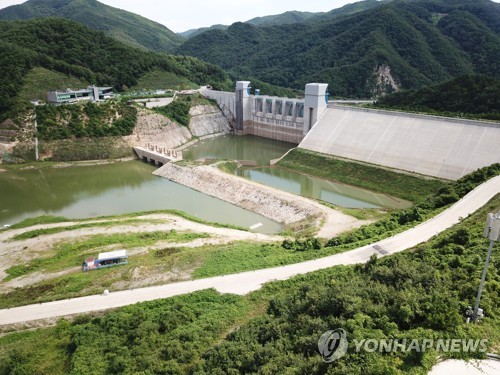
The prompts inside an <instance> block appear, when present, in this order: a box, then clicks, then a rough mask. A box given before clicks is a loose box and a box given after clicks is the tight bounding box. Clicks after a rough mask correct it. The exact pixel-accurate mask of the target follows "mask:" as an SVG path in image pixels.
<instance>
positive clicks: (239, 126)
mask: <svg viewBox="0 0 500 375" xmlns="http://www.w3.org/2000/svg"><path fill="white" fill-rule="evenodd" d="M327 88H328V85H327V84H326V83H308V84H307V85H306V86H305V96H304V98H303V99H291V98H282V97H274V96H267V95H260V92H259V90H255V94H251V93H250V82H249V81H238V82H236V90H235V92H234V93H229V92H220V91H214V90H205V91H204V95H206V96H207V97H209V98H211V99H214V100H216V101H217V103H218V104H219V107H220V108H221V109H222V111H223V112H224V113H225V114H226V116H228V114H230V115H231V117H233V118H234V124H233V125H234V130H235V133H236V134H237V135H246V134H252V135H257V136H260V137H264V138H269V139H275V140H279V141H285V142H290V143H296V144H298V143H300V142H301V141H302V139H303V138H304V137H305V135H306V134H307V133H308V132H309V130H310V129H311V128H312V127H313V126H314V124H315V123H316V122H317V121H318V119H319V118H320V116H321V115H322V114H323V113H324V112H325V111H326V108H327V103H328V94H327V92H326V91H327Z"/></svg>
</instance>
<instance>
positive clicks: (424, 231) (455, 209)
mask: <svg viewBox="0 0 500 375" xmlns="http://www.w3.org/2000/svg"><path fill="white" fill-rule="evenodd" d="M499 193H500V176H497V177H494V178H492V179H491V180H489V181H487V182H485V183H484V184H482V185H480V186H478V187H477V188H476V189H474V190H473V191H471V192H470V193H469V194H467V195H466V196H465V197H464V198H462V199H461V200H460V201H458V202H457V203H455V204H454V205H453V206H451V207H450V208H448V209H447V210H446V211H443V212H442V213H440V214H439V215H437V216H436V217H434V218H432V219H430V220H428V221H426V222H425V223H422V224H420V225H418V226H416V227H415V228H412V229H409V230H407V231H405V232H403V233H400V234H398V235H396V236H394V237H391V238H387V239H385V240H382V241H379V242H376V243H373V244H371V245H367V246H363V247H360V248H358V249H354V250H351V251H347V252H345V253H342V254H336V255H332V256H328V257H325V258H320V259H316V260H311V261H307V262H302V263H297V264H292V265H288V266H282V267H275V268H268V269H263V270H258V271H251V272H243V273H238V274H232V275H226V276H218V277H211V278H206V279H198V280H192V281H185V282H179V283H173V284H166V285H161V286H154V287H147V288H140V289H132V290H125V291H120V292H112V293H110V294H109V295H107V296H104V295H94V296H88V297H81V298H74V299H67V300H61V301H55V302H48V303H41V304H36V305H28V306H21V307H14V308H10V309H4V310H0V326H1V325H8V324H16V323H24V322H29V321H34V320H41V319H51V318H57V317H62V316H67V315H73V314H82V313H89V312H93V311H101V310H107V309H112V308H117V307H121V306H126V305H130V304H134V303H137V302H144V301H151V300H155V299H160V298H168V297H173V296H177V295H181V294H186V293H191V292H195V291H199V290H203V289H207V288H214V289H216V290H217V291H219V292H220V293H235V294H240V295H243V294H246V293H249V292H251V291H254V290H257V289H259V288H260V287H261V286H262V285H263V284H264V283H267V282H270V281H273V280H286V279H289V278H291V277H293V276H296V275H300V274H305V273H308V272H312V271H317V270H320V269H324V268H330V267H333V266H336V265H348V264H355V263H364V262H366V261H367V260H368V259H369V258H370V256H372V254H377V255H378V256H379V257H381V256H386V255H390V254H394V253H397V252H400V251H403V250H406V249H409V248H412V247H414V246H416V245H418V244H419V243H422V242H426V241H427V240H429V239H430V238H432V237H433V236H434V235H436V234H438V233H440V232H442V231H444V230H446V229H448V228H450V227H451V226H453V225H455V224H457V223H458V222H459V221H460V220H461V219H462V218H465V217H467V216H468V215H470V214H471V213H473V212H474V211H476V210H477V209H479V208H481V207H482V206H484V205H485V204H486V203H487V202H488V201H489V200H490V199H491V198H493V197H494V196H495V195H496V194H499Z"/></svg>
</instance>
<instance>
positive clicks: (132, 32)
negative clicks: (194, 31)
mask: <svg viewBox="0 0 500 375" xmlns="http://www.w3.org/2000/svg"><path fill="white" fill-rule="evenodd" d="M44 17H60V18H65V19H69V20H72V21H76V22H80V23H82V24H84V25H86V26H87V27H89V28H91V29H94V30H100V31H103V32H106V33H107V35H109V36H112V37H114V38H115V39H116V40H118V41H121V42H123V43H125V44H128V45H131V46H133V47H138V48H141V49H146V50H151V51H160V52H171V51H172V50H173V49H174V48H175V47H177V46H179V45H180V44H181V43H182V41H183V39H182V37H180V36H179V35H177V34H175V33H174V32H172V31H171V30H169V29H168V28H166V27H165V26H163V25H160V24H159V23H156V22H153V21H151V20H148V19H147V18H144V17H141V16H139V15H137V14H134V13H130V12H127V11H125V10H122V9H118V8H113V7H110V6H108V5H105V4H103V3H100V2H98V1H96V0H29V1H26V2H24V3H22V4H19V5H13V6H10V7H7V8H4V9H0V20H6V21H7V20H8V21H15V20H28V19H32V18H44Z"/></svg>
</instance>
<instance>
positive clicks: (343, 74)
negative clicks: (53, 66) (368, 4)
mask: <svg viewBox="0 0 500 375" xmlns="http://www.w3.org/2000/svg"><path fill="white" fill-rule="evenodd" d="M499 20H500V4H496V3H493V2H491V1H489V0H479V1H474V2H470V1H465V0H453V1H444V0H434V1H427V0H416V1H404V0H403V1H393V2H387V3H383V4H381V5H379V6H376V7H373V8H371V9H368V10H365V11H358V12H354V13H353V14H349V13H347V12H346V13H345V14H343V15H340V16H338V17H333V18H331V19H324V20H322V19H316V18H315V19H314V20H310V21H305V22H301V23H296V24H293V25H278V26H269V27H257V26H254V25H251V24H248V23H235V24H233V25H231V26H230V27H229V28H228V29H227V30H210V31H207V32H205V33H202V34H200V35H198V36H196V37H194V38H191V39H189V40H188V41H186V42H185V43H184V44H183V45H182V46H180V47H179V48H178V49H177V50H176V51H177V52H178V53H181V54H187V55H191V56H196V57H198V58H201V59H203V60H204V61H208V62H211V63H214V64H218V65H219V66H221V67H222V68H224V69H227V70H228V71H229V72H230V73H231V74H233V75H234V76H252V77H256V78H258V79H260V80H262V81H265V82H269V83H272V84H275V85H279V86H284V87H292V88H297V89H302V88H303V87H304V84H305V83H307V82H327V83H328V84H329V85H330V93H331V94H332V95H333V96H334V97H372V96H374V95H376V94H384V93H388V92H392V91H397V90H399V89H415V88H420V87H424V86H427V85H430V84H433V83H437V82H443V81H446V80H450V79H452V78H455V77H459V76H461V75H464V74H472V73H477V74H483V75H488V76H493V77H500V64H499V61H500V21H499ZM381 67H382V69H381Z"/></svg>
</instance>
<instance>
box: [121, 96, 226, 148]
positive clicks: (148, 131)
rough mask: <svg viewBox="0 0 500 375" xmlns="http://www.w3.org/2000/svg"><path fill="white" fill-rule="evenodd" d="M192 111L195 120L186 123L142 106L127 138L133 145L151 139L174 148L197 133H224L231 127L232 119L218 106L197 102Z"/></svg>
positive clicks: (154, 142)
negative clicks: (198, 103)
mask: <svg viewBox="0 0 500 375" xmlns="http://www.w3.org/2000/svg"><path fill="white" fill-rule="evenodd" d="M189 115H190V117H191V121H190V124H189V127H186V126H183V125H179V124H178V123H176V122H174V121H172V120H170V119H169V118H168V117H165V116H162V115H160V114H158V113H155V112H153V111H150V110H147V109H139V110H138V113H137V125H136V126H135V128H134V131H133V133H132V135H129V136H127V137H124V138H125V140H126V141H127V143H128V144H129V145H131V146H133V147H134V146H144V145H145V144H147V143H150V144H154V145H157V146H158V147H163V148H166V149H174V148H177V147H179V146H181V145H184V144H186V143H188V142H189V141H191V140H192V139H193V137H198V138H202V137H205V136H212V135H215V134H221V135H222V134H228V133H229V132H230V131H231V127H230V125H229V121H228V120H227V118H226V117H225V116H224V115H223V114H222V112H221V111H220V109H219V108H218V107H215V106H211V105H198V106H194V107H193V108H191V110H190V111H189Z"/></svg>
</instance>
